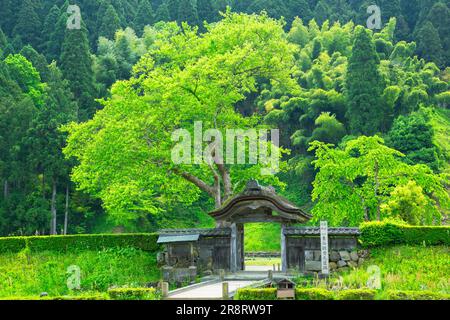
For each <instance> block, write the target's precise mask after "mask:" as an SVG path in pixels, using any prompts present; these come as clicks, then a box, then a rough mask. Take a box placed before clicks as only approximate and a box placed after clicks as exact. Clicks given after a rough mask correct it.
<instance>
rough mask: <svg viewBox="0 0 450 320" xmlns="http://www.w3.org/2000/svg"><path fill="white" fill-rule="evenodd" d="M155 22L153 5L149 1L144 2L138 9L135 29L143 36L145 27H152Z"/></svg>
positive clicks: (144, 0)
mask: <svg viewBox="0 0 450 320" xmlns="http://www.w3.org/2000/svg"><path fill="white" fill-rule="evenodd" d="M153 22H154V13H153V8H152V4H151V3H150V1H148V0H142V1H141V3H140V4H139V7H138V9H137V14H136V18H134V23H133V24H134V29H135V31H136V32H137V33H138V34H139V35H141V34H142V32H143V30H144V27H145V26H147V25H152V24H153Z"/></svg>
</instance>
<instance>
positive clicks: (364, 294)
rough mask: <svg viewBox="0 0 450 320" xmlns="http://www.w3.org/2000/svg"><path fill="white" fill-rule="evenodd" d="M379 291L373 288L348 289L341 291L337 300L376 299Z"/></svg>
mask: <svg viewBox="0 0 450 320" xmlns="http://www.w3.org/2000/svg"><path fill="white" fill-rule="evenodd" d="M376 293H377V291H376V290H373V289H348V290H342V291H339V292H338V294H337V300H375V295H376Z"/></svg>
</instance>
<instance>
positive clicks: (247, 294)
mask: <svg viewBox="0 0 450 320" xmlns="http://www.w3.org/2000/svg"><path fill="white" fill-rule="evenodd" d="M276 299H277V289H276V288H259V289H254V288H243V289H239V290H238V291H237V293H236V295H235V296H234V300H276Z"/></svg>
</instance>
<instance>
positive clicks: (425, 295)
mask: <svg viewBox="0 0 450 320" xmlns="http://www.w3.org/2000/svg"><path fill="white" fill-rule="evenodd" d="M387 298H388V299H389V300H450V294H446V293H439V292H433V291H388V293H387Z"/></svg>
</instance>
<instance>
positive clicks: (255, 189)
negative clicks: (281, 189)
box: [209, 180, 311, 223]
mask: <svg viewBox="0 0 450 320" xmlns="http://www.w3.org/2000/svg"><path fill="white" fill-rule="evenodd" d="M273 212H276V213H277V215H273ZM209 215H210V216H211V217H213V218H214V219H216V220H219V221H235V220H237V219H247V220H249V222H251V220H252V216H255V215H259V216H260V217H261V215H263V216H264V217H265V220H266V221H280V222H292V223H299V222H306V221H308V220H310V219H311V215H309V214H308V213H306V212H304V211H303V210H301V209H300V208H298V207H297V206H296V205H295V204H293V203H292V202H290V201H289V200H287V199H286V198H284V197H282V196H280V195H278V194H277V193H276V192H275V190H274V189H273V188H272V187H269V188H266V187H262V186H260V185H259V184H258V182H257V181H254V180H252V181H250V182H249V183H248V184H247V187H246V188H245V190H244V191H243V192H241V193H239V194H237V195H236V196H234V197H232V198H230V199H229V200H227V201H226V202H225V203H224V204H223V205H222V207H220V208H218V209H216V210H214V211H212V212H210V213H209Z"/></svg>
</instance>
